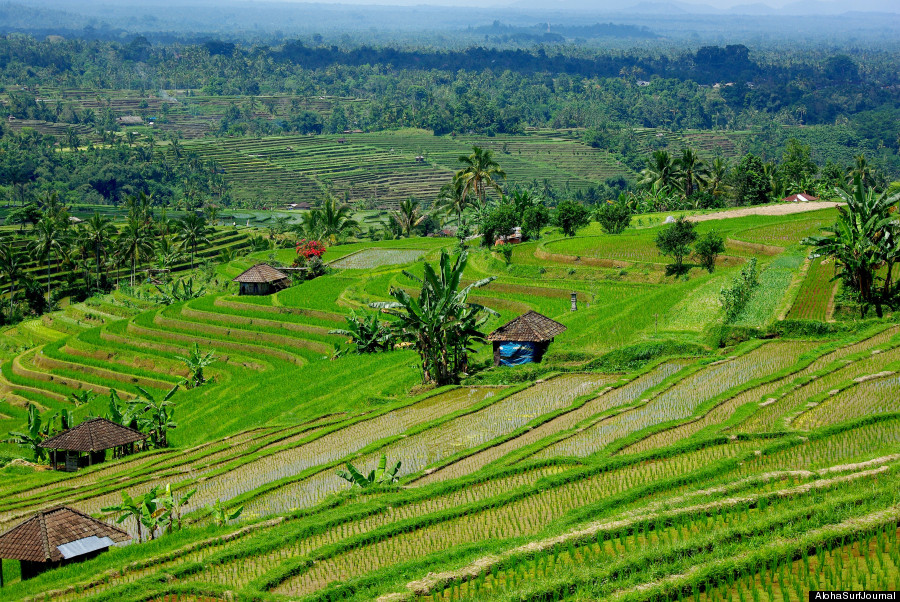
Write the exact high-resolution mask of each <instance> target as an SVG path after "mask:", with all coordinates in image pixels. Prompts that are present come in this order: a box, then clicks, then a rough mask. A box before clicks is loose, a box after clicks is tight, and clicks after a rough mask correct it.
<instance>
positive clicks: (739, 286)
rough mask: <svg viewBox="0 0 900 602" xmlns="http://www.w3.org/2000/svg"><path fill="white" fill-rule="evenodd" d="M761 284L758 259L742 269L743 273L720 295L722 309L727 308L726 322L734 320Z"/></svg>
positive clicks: (723, 289) (754, 259)
mask: <svg viewBox="0 0 900 602" xmlns="http://www.w3.org/2000/svg"><path fill="white" fill-rule="evenodd" d="M758 284H759V273H758V272H757V269H756V258H755V257H754V258H753V259H751V260H750V261H749V262H748V263H747V265H745V266H744V267H743V268H741V273H740V274H738V275H737V276H735V277H734V279H733V280H732V281H731V284H730V285H728V286H726V287H723V288H722V291H721V293H720V296H721V300H722V307H723V308H725V321H726V322H730V321H732V320H734V319H735V318H736V317H737V315H738V314H739V313H741V310H742V309H744V306H745V305H746V304H747V301H749V300H750V295H751V294H752V293H753V289H755V288H756V286H757V285H758Z"/></svg>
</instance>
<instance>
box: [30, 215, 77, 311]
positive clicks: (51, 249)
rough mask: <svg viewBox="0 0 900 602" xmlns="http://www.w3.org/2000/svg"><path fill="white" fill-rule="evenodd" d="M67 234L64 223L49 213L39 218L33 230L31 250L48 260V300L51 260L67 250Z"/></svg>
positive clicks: (48, 295) (48, 297) (48, 296)
mask: <svg viewBox="0 0 900 602" xmlns="http://www.w3.org/2000/svg"><path fill="white" fill-rule="evenodd" d="M66 234H67V233H66V231H65V229H64V228H63V227H62V223H61V222H60V221H59V220H57V219H55V218H53V217H51V216H49V215H44V216H43V217H42V218H41V219H40V220H38V222H37V223H36V224H35V225H34V228H33V230H32V235H33V236H34V238H33V239H32V241H31V244H30V247H31V251H32V252H33V253H34V254H35V255H37V256H38V257H40V258H41V259H42V260H44V261H46V262H47V300H48V301H49V300H50V262H51V260H52V259H53V257H54V255H55V256H56V258H57V260H58V259H59V257H60V255H61V254H62V253H63V252H64V251H65V249H66V245H67V242H68V237H67V235H66Z"/></svg>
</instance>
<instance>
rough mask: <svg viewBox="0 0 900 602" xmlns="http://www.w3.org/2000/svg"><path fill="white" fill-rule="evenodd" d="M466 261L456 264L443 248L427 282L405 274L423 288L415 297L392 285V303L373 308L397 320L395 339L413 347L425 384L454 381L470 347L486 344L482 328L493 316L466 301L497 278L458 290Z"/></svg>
mask: <svg viewBox="0 0 900 602" xmlns="http://www.w3.org/2000/svg"><path fill="white" fill-rule="evenodd" d="M467 261H468V254H467V253H466V252H465V251H464V252H463V253H461V254H460V255H459V256H458V257H457V258H456V259H455V261H454V260H452V259H451V258H450V256H449V254H448V253H447V251H446V250H441V258H440V262H439V264H438V266H437V269H435V267H434V266H432V265H431V264H429V263H426V264H425V267H424V277H423V278H419V277H417V276H415V275H413V274H410V273H409V272H406V271H404V272H403V273H404V274H405V275H406V276H407V277H409V278H411V279H413V280H415V281H417V282H419V283H420V284H421V289H420V292H419V297H418V298H417V299H416V298H413V296H412V295H410V294H409V293H407V292H406V291H405V290H403V289H402V288H396V287H391V290H390V295H391V297H393V298H394V301H392V302H378V303H371V304H370V305H371V307H374V308H376V309H381V310H382V311H383V312H384V313H386V314H389V315H392V316H394V317H396V318H397V320H396V322H395V332H396V337H397V338H398V339H400V340H405V341H408V342H411V343H412V344H413V346H414V347H415V349H416V351H417V352H418V354H419V358H420V360H421V366H422V379H423V381H424V382H426V383H430V382H433V383H435V384H437V385H445V384H448V383H451V382H453V381H454V380H456V379H457V377H458V375H459V373H460V372H462V371H463V370H464V368H465V366H466V365H467V362H468V359H467V357H468V352H469V350H468V345H469V343H470V342H472V341H484V340H485V339H484V334H483V333H482V332H481V331H480V330H479V328H480V326H481V325H482V324H484V321H485V320H486V319H487V315H486V314H487V313H493V312H491V310H488V309H487V308H484V307H482V306H480V305H476V304H471V303H468V301H467V299H468V296H469V292H470V291H471V290H472V289H475V288H478V287H481V286H484V285H486V284H488V283H489V282H491V281H492V280H494V277H493V276H492V277H489V278H484V279H482V280H479V281H477V282H473V283H472V284H469V285H468V286H466V287H465V288H462V289H460V288H459V285H460V281H461V280H462V274H463V271H464V270H465V267H466V262H467Z"/></svg>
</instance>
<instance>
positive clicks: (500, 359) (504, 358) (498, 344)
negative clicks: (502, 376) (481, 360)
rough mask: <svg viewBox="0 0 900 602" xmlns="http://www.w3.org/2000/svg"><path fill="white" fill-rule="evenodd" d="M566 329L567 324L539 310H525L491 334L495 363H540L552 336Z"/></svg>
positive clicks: (505, 364) (501, 364) (490, 339)
mask: <svg viewBox="0 0 900 602" xmlns="http://www.w3.org/2000/svg"><path fill="white" fill-rule="evenodd" d="M565 331H566V327H565V326H563V325H562V324H560V323H559V322H557V321H556V320H551V319H550V318H548V317H547V316H545V315H542V314H539V313H538V312H536V311H529V312H528V313H525V314H522V315H521V316H519V317H518V318H516V319H515V320H513V321H511V322H509V323H507V324H504V325H503V326H501V327H500V328H498V329H497V330H495V331H494V332H492V333H491V334H489V335H488V337H487V338H488V340H489V341H491V343H493V345H494V365H495V366H518V365H520V364H529V363H532V362H537V363H540V361H541V359H543V357H544V354H545V353H546V352H547V348H548V347H549V346H550V343H552V342H553V338H554V337H556V336H557V335H559V334H562V333H563V332H565Z"/></svg>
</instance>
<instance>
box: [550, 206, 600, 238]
mask: <svg viewBox="0 0 900 602" xmlns="http://www.w3.org/2000/svg"><path fill="white" fill-rule="evenodd" d="M589 223H591V213H590V212H589V211H588V210H587V208H586V207H585V206H584V205H582V204H581V203H576V202H575V201H563V202H561V203H560V204H559V205H557V207H556V213H555V214H554V215H553V225H554V226H557V227H559V229H560V230H562V231H563V234H565V235H566V236H575V233H576V232H577V231H578V230H579V229H580V228H583V227H585V226H587V225H588V224H589Z"/></svg>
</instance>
